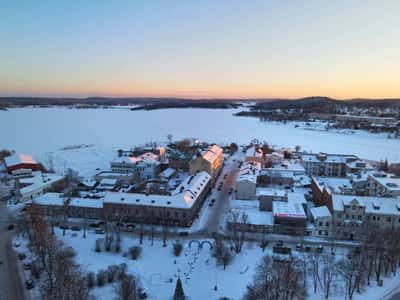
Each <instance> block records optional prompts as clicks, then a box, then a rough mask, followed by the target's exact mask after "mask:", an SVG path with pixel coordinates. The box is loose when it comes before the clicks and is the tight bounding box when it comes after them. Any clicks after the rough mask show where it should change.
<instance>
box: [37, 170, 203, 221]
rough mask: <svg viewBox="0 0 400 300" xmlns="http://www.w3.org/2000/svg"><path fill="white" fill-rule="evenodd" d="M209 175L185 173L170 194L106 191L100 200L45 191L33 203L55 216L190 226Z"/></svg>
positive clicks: (200, 202) (45, 212) (47, 213)
mask: <svg viewBox="0 0 400 300" xmlns="http://www.w3.org/2000/svg"><path fill="white" fill-rule="evenodd" d="M210 182H211V176H210V175H209V174H207V173H206V172H204V171H202V172H199V173H197V174H195V175H191V176H188V177H187V178H186V179H185V180H184V181H183V182H182V183H181V184H180V185H179V186H178V187H177V188H176V189H175V190H174V191H173V192H171V194H168V195H159V194H139V193H121V192H107V193H106V195H105V197H104V198H103V199H83V198H66V197H63V196H62V195H61V194H58V193H47V194H45V195H43V196H41V197H39V198H37V199H36V200H34V201H33V202H32V203H34V204H37V205H39V206H40V207H41V208H42V209H43V212H44V214H45V215H48V216H52V217H55V218H58V217H63V216H68V217H73V218H88V219H99V218H101V219H103V218H104V219H106V220H108V221H122V222H140V223H152V224H161V225H164V224H165V225H174V226H190V225H191V224H192V222H193V220H194V219H195V218H196V217H197V216H198V213H199V211H200V208H201V207H202V205H203V202H204V200H205V198H206V196H207V195H208V193H209V191H210V188H211V184H210Z"/></svg>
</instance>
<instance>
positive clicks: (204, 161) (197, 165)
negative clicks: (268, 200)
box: [189, 145, 223, 182]
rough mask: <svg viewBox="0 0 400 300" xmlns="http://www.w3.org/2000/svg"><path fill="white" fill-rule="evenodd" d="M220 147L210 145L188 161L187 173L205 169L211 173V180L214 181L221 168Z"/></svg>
mask: <svg viewBox="0 0 400 300" xmlns="http://www.w3.org/2000/svg"><path fill="white" fill-rule="evenodd" d="M222 153H223V150H222V148H220V147H218V146H217V145H212V146H210V147H209V148H208V149H207V150H205V151H203V152H202V153H201V154H199V155H198V156H197V157H196V158H194V159H193V160H191V161H190V163H189V173H190V174H195V173H197V172H200V171H205V172H207V173H208V174H210V175H211V178H212V181H213V182H215V180H216V178H217V176H218V174H219V173H220V171H221V169H222Z"/></svg>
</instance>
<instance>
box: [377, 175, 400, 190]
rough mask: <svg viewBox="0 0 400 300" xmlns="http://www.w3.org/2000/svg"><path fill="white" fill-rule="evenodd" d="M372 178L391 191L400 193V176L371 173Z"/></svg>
mask: <svg viewBox="0 0 400 300" xmlns="http://www.w3.org/2000/svg"><path fill="white" fill-rule="evenodd" d="M370 176H371V177H372V178H373V179H374V180H376V181H377V182H379V184H381V185H383V186H384V187H385V188H386V189H388V190H391V191H400V176H395V175H394V174H386V173H371V174H370Z"/></svg>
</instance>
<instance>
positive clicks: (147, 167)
mask: <svg viewBox="0 0 400 300" xmlns="http://www.w3.org/2000/svg"><path fill="white" fill-rule="evenodd" d="M111 170H112V171H113V172H118V173H123V174H133V175H137V178H138V179H139V180H141V181H142V180H148V179H151V178H155V177H156V176H157V174H158V173H159V171H160V161H159V156H158V155H156V154H154V153H151V152H146V153H144V154H142V155H140V156H121V157H118V158H116V159H115V160H114V161H112V162H111Z"/></svg>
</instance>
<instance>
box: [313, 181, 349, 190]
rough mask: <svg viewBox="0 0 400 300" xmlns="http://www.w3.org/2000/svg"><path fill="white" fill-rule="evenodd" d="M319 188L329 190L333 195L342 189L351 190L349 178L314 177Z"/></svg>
mask: <svg viewBox="0 0 400 300" xmlns="http://www.w3.org/2000/svg"><path fill="white" fill-rule="evenodd" d="M314 178H315V179H316V180H317V181H318V183H319V185H320V186H321V187H327V188H330V190H331V191H332V192H334V193H340V192H341V191H342V190H343V189H351V188H352V184H351V182H350V179H349V178H342V177H314Z"/></svg>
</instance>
